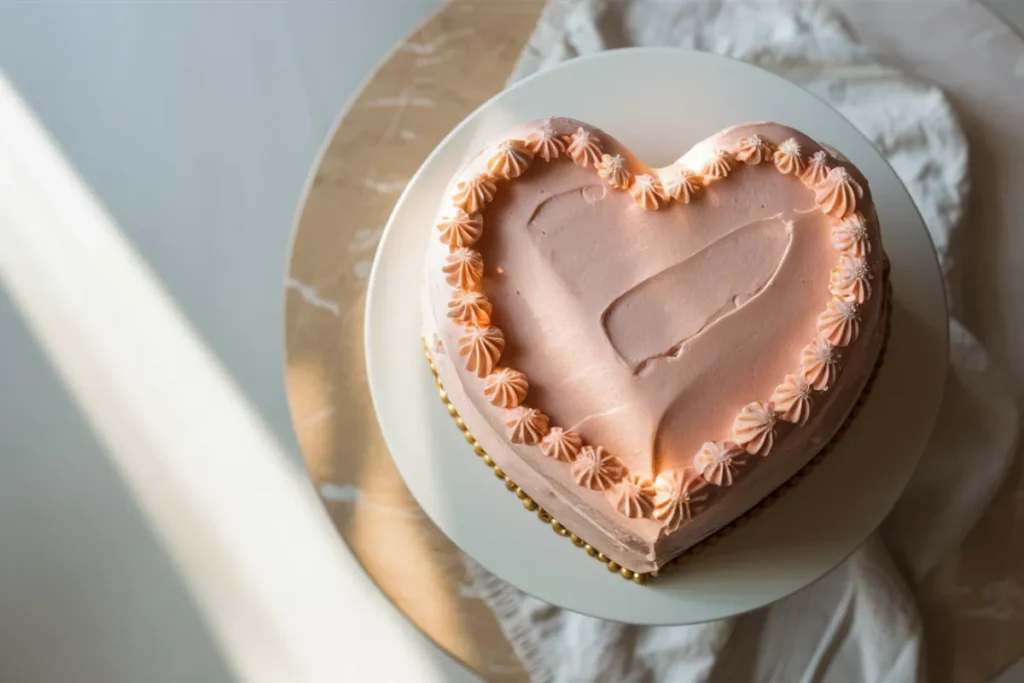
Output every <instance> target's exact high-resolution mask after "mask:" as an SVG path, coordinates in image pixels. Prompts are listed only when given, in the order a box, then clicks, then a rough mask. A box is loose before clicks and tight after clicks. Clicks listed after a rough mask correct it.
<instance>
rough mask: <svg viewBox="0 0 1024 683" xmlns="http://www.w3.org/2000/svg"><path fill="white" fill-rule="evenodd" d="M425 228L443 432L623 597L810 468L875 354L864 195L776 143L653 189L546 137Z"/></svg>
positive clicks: (748, 129) (621, 157)
mask: <svg viewBox="0 0 1024 683" xmlns="http://www.w3.org/2000/svg"><path fill="white" fill-rule="evenodd" d="M435 225H436V227H432V228H431V230H432V235H431V238H430V246H429V248H428V253H427V263H426V283H425V287H424V289H423V335H424V340H425V342H426V344H427V348H428V355H429V357H430V360H431V361H432V363H433V365H434V367H435V371H436V373H437V375H438V379H439V382H440V384H441V385H443V389H444V392H446V395H447V400H448V401H450V404H451V407H452V410H453V413H454V412H455V411H457V413H458V415H459V416H460V417H461V419H462V421H463V422H464V426H465V429H466V430H467V432H468V434H469V435H470V436H469V438H470V442H471V443H473V444H476V446H477V447H476V450H477V453H478V454H483V453H486V454H487V457H488V458H489V462H493V464H494V466H495V467H497V468H499V470H500V472H501V476H506V477H507V478H508V480H509V482H510V487H512V484H511V482H515V485H516V486H517V487H518V489H521V491H522V497H524V498H527V499H528V500H532V501H536V504H537V505H539V506H540V507H542V508H543V509H544V510H545V511H546V512H547V513H548V514H550V516H551V517H553V518H554V519H555V520H557V522H558V523H559V524H560V527H559V528H564V529H566V530H568V532H571V534H572V536H573V538H574V540H578V542H579V544H583V543H586V544H587V545H588V549H591V550H592V551H593V552H594V553H600V554H601V557H602V558H604V559H605V560H606V562H607V563H608V565H609V567H611V568H612V569H613V570H619V569H621V571H622V573H623V574H624V575H628V576H632V577H633V578H638V577H640V576H641V575H646V574H649V573H656V572H657V571H658V570H659V569H660V568H661V567H663V566H664V565H665V563H667V562H669V561H670V560H672V559H673V558H674V557H676V556H677V555H679V554H680V553H682V552H684V551H685V550H686V549H688V548H690V547H692V546H694V545H695V544H697V543H699V542H700V541H701V540H702V539H705V538H706V537H708V536H709V535H711V534H714V533H715V532H716V531H718V530H720V529H722V528H723V527H724V526H726V525H728V524H729V523H730V522H732V521H734V520H736V519H737V518H738V517H740V516H742V515H743V514H744V513H745V512H747V511H748V510H750V509H751V508H752V507H754V506H756V505H757V504H758V503H759V502H761V501H762V500H763V499H765V498H766V497H767V496H769V495H770V494H772V492H773V491H774V490H775V489H777V488H778V487H779V486H780V485H782V484H783V483H785V482H786V481H787V480H788V479H790V478H791V477H792V476H794V475H795V474H796V473H797V472H799V471H800V470H801V469H802V468H803V467H804V466H805V465H807V463H808V462H809V461H811V460H812V459H813V458H814V457H815V456H816V455H817V454H818V453H819V452H820V451H821V450H822V449H823V447H824V446H825V445H826V444H827V443H828V442H829V441H830V440H831V439H832V438H833V436H834V435H835V434H836V433H837V432H838V431H839V430H840V428H841V427H842V426H843V424H844V423H845V422H846V421H847V418H848V417H849V415H850V413H851V410H852V409H853V407H854V405H855V404H856V403H857V401H858V399H859V398H860V396H861V394H862V392H863V391H864V389H865V386H866V384H867V382H868V379H869V377H870V376H871V374H872V371H873V370H874V368H875V366H876V363H877V361H878V359H879V354H880V351H881V349H882V347H883V344H884V341H885V337H886V334H887V325H886V307H887V301H886V299H887V297H886V288H885V273H884V261H885V256H884V252H883V250H882V244H881V241H880V234H879V228H878V220H877V217H876V215H875V209H874V206H873V205H872V202H871V192H870V190H869V188H868V184H867V181H866V180H865V178H864V177H863V176H862V175H861V173H860V172H859V171H858V170H857V169H856V168H854V167H853V166H852V165H851V164H850V163H849V162H847V161H846V160H844V159H843V158H842V157H839V156H838V155H836V154H835V153H831V152H829V151H828V150H826V149H825V148H823V147H822V146H821V145H820V144H818V143H816V142H815V141H814V140H811V139H810V138H808V137H807V136H805V135H803V134H801V133H799V132H798V131H795V130H793V129H791V128H787V127H785V126H781V125H778V124H774V123H754V124H746V125H741V126H736V127H733V128H729V129H727V130H725V131H723V132H721V133H718V134H716V135H714V136H712V137H711V138H709V139H707V140H705V141H703V142H701V143H699V144H698V145H696V146H695V147H694V148H693V149H691V150H690V151H689V152H687V153H686V154H685V155H684V156H683V157H682V158H681V159H679V160H678V161H677V162H676V163H674V164H672V165H670V166H668V167H665V168H651V167H649V166H647V165H646V164H645V163H644V162H643V161H641V160H640V159H638V158H636V157H635V156H634V155H633V154H631V153H630V151H629V150H628V149H626V148H625V147H623V146H622V145H621V144H620V143H619V142H617V141H616V140H615V139H614V138H612V137H611V136H609V135H608V134H607V133H605V132H603V131H601V130H598V129H596V128H594V127H593V126H590V125H587V124H586V123H582V122H580V121H574V120H570V119H563V118H550V119H545V120H543V121H537V122H534V123H531V124H528V125H526V126H523V127H521V128H518V129H516V130H513V131H510V132H509V134H508V137H507V139H504V140H501V141H498V142H497V143H496V144H494V145H493V146H492V147H490V148H489V149H487V150H486V151H484V152H483V153H482V154H481V155H480V156H479V158H477V159H475V160H474V161H472V162H471V163H469V164H467V165H466V166H465V167H464V168H463V169H462V170H461V171H460V172H459V174H458V175H457V177H455V178H453V179H452V183H451V186H450V188H449V192H448V193H447V194H446V197H445V200H444V202H443V205H442V206H441V207H440V210H439V214H438V218H437V220H436V221H435ZM510 504H511V501H510ZM538 533H539V531H538Z"/></svg>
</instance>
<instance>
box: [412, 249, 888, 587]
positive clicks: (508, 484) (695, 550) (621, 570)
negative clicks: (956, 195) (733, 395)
mask: <svg viewBox="0 0 1024 683" xmlns="http://www.w3.org/2000/svg"><path fill="white" fill-rule="evenodd" d="M883 277H884V278H885V339H883V341H882V348H881V349H879V351H878V360H877V362H876V363H875V367H874V369H873V370H872V371H871V376H870V377H869V378H868V381H867V383H866V384H865V385H864V389H863V391H861V394H860V397H858V399H857V402H856V403H855V404H854V405H853V408H851V409H850V414H849V415H847V416H846V420H845V421H844V422H843V424H842V425H841V426H840V427H839V429H838V430H837V431H836V433H835V434H834V435H833V436H832V438H831V439H830V440H829V442H828V443H827V444H825V445H824V446H823V447H822V449H821V450H820V451H818V454H817V455H815V456H814V457H813V458H811V460H809V461H808V462H807V464H806V465H804V466H803V467H801V468H800V470H799V471H797V473H796V474H794V475H793V476H791V477H790V478H789V479H787V480H786V481H785V482H783V483H782V484H781V485H780V486H779V487H778V488H776V489H775V490H774V491H772V492H771V493H770V494H768V495H767V496H765V497H764V498H763V499H762V500H761V501H760V502H758V503H757V504H756V505H754V507H752V508H750V509H749V510H747V511H746V512H745V513H743V514H742V515H740V516H739V517H737V518H736V519H734V520H733V521H731V522H729V523H728V524H726V525H725V526H723V527H722V528H721V529H719V530H718V531H716V532H715V533H713V534H711V535H710V536H708V537H707V538H705V539H703V540H702V541H700V542H698V543H697V544H695V545H693V546H690V547H689V548H688V549H686V550H685V551H683V553H682V554H680V555H679V557H676V558H673V559H671V560H669V561H668V562H667V563H666V564H665V566H663V567H662V568H661V569H660V571H658V572H643V573H641V572H635V571H633V570H631V569H627V568H626V567H622V566H620V565H619V564H618V563H616V562H615V561H614V560H612V559H611V558H609V557H608V556H607V555H605V554H604V553H602V552H600V551H598V550H597V549H596V548H594V547H593V546H592V545H590V544H589V543H587V542H586V541H584V540H583V539H582V538H580V537H579V536H577V535H576V534H574V533H572V532H571V531H569V530H568V529H566V528H565V527H564V526H562V524H561V523H560V522H559V521H558V520H556V519H554V518H553V517H552V516H551V515H550V514H549V513H548V512H547V510H545V509H544V508H542V507H540V506H539V505H537V503H536V501H534V500H533V499H532V498H530V496H529V495H528V494H527V493H526V492H525V491H523V490H522V489H521V488H519V486H518V485H516V483H515V482H514V481H512V479H510V478H509V476H508V475H507V474H505V472H504V471H503V470H501V469H500V468H499V467H498V466H497V465H495V463H494V461H493V460H491V457H490V456H489V455H487V453H486V452H485V451H484V449H483V447H482V446H481V445H480V443H479V442H478V441H477V440H476V437H474V436H473V435H472V434H471V433H470V432H469V428H468V427H466V423H465V422H463V421H462V418H461V417H460V416H459V411H458V410H456V409H455V406H454V405H453V404H452V402H451V401H450V400H449V399H448V392H446V391H445V390H444V385H442V384H441V378H440V377H439V376H438V374H437V366H435V365H434V359H433V358H432V357H431V355H430V346H429V344H428V343H427V340H426V339H423V348H424V355H425V356H426V358H427V364H428V365H430V372H431V373H432V374H433V375H434V384H436V385H437V393H438V396H440V398H441V401H442V402H443V403H444V404H445V407H447V409H448V414H449V415H451V416H452V418H453V419H454V421H455V425H456V426H457V427H458V428H459V430H460V431H461V432H462V433H463V434H464V435H465V437H466V441H467V442H469V445H470V446H472V447H473V452H474V453H475V454H476V455H477V456H479V457H480V459H481V461H483V463H484V464H485V465H487V466H488V467H490V468H491V469H492V470H494V476H496V477H497V478H498V479H501V480H503V481H504V482H505V488H506V489H508V490H509V491H511V492H512V493H515V494H516V497H518V498H519V499H520V500H521V501H522V503H523V507H524V508H526V509H527V510H528V511H530V512H534V511H535V512H536V513H537V518H538V519H539V520H540V521H541V522H543V523H544V524H549V525H550V526H551V528H552V530H553V531H554V532H555V533H556V534H558V535H559V536H564V537H566V538H568V539H569V540H570V541H572V544H573V545H575V546H576V547H578V548H583V549H584V550H585V551H586V552H587V554H588V555H590V556H591V557H593V558H595V559H597V560H599V561H600V562H602V563H603V564H604V565H605V566H606V567H607V568H608V571H610V572H613V573H617V574H618V575H619V576H621V577H622V578H624V579H626V580H628V581H633V582H634V583H638V584H641V585H643V584H645V583H647V580H648V579H653V578H655V577H657V576H659V575H660V574H663V573H664V572H665V571H666V570H667V569H669V568H674V567H678V566H679V565H680V564H682V563H683V562H684V561H685V559H686V558H688V557H691V556H693V555H700V554H701V553H702V552H704V550H705V549H706V548H709V547H711V546H713V545H715V544H716V543H718V541H719V540H720V539H722V538H725V537H726V536H728V535H729V534H731V533H733V531H734V530H735V529H739V528H741V527H744V526H746V525H747V522H749V521H750V520H751V519H753V518H755V517H757V516H758V515H760V514H761V513H762V512H763V511H765V510H767V509H768V508H770V507H771V506H772V505H774V504H775V501H777V500H779V499H780V498H782V496H784V495H786V493H787V492H789V491H791V490H793V488H794V487H796V485H797V484H799V483H800V482H801V481H802V480H803V479H804V478H806V477H807V475H808V474H810V473H811V472H813V471H814V469H815V468H816V467H817V466H818V465H820V464H821V461H822V460H824V459H825V456H826V455H828V454H829V453H830V452H831V451H832V450H833V448H835V445H836V444H837V443H839V440H840V439H841V438H842V436H843V435H844V434H845V433H846V430H847V429H849V427H850V425H851V424H852V423H853V421H854V419H855V418H856V417H857V414H858V413H859V412H860V410H861V408H862V407H863V406H864V403H865V402H866V401H867V397H868V395H869V394H870V393H871V388H872V386H873V385H874V383H875V379H876V378H877V377H878V373H879V371H880V370H881V369H882V363H883V362H884V361H885V354H886V350H887V349H888V346H889V332H890V326H891V321H892V280H890V279H889V259H888V258H886V260H885V267H884V270H883Z"/></svg>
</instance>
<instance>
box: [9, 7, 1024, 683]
mask: <svg viewBox="0 0 1024 683" xmlns="http://www.w3.org/2000/svg"><path fill="white" fill-rule="evenodd" d="M481 4H488V5H492V6H501V3H495V2H490V3H481ZM440 5H441V3H440V2H433V1H431V0H410V1H404V0H376V1H373V2H371V1H366V2H362V1H356V0H342V1H340V2H336V3H315V4H309V5H303V4H300V3H284V2H282V3H272V4H271V3H267V4H263V3H238V4H235V3H205V4H199V3H185V2H181V3H152V4H150V3H139V4H129V3H87V2H58V3H29V2H0V70H2V71H3V72H4V75H5V76H6V78H8V79H9V80H10V81H11V82H12V83H13V84H14V86H15V87H16V88H17V89H18V90H19V91H20V92H21V94H22V96H23V97H24V99H25V100H26V101H27V102H28V104H29V105H30V106H31V107H32V108H33V109H34V110H35V111H36V113H37V114H38V116H39V118H40V119H41V120H42V122H43V124H44V125H45V126H46V127H47V128H48V129H49V130H50V131H51V133H52V134H53V136H54V137H55V138H56V140H57V141H58V142H59V144H60V145H61V146H62V147H63V149H64V150H65V152H66V153H67V155H68V157H69V158H70V160H71V161H72V162H73V163H74V164H75V165H76V166H77V168H78V169H79V171H80V172H81V174H82V175H83V176H84V177H85V178H86V180H87V181H88V182H89V183H90V184H91V186H92V187H93V189H94V190H95V191H96V193H97V194H98V195H99V197H100V198H101V199H102V200H103V201H104V202H105V204H106V206H107V207H108V209H109V211H110V212H111V213H112V214H113V216H114V217H115V218H116V219H117V221H118V222H119V224H120V226H121V228H122V229H123V230H124V232H125V234H126V236H127V237H128V239H129V240H130V242H131V243H132V244H133V246H134V247H135V248H136V249H137V250H138V252H139V253H140V254H141V256H142V257H143V258H144V259H145V260H146V261H147V262H148V263H149V264H150V266H151V267H152V268H153V270H154V271H155V273H156V274H157V276H159V277H160V278H161V279H162V281H163V282H164V284H165V286H166V287H167V289H168V290H169V292H170V293H171V295H172V296H173V298H174V299H175V300H176V302H177V303H178V304H179V305H180V307H181V308H182V309H183V310H184V312H185V314H186V315H187V316H188V317H189V318H190V319H191V321H192V322H193V324H194V325H195V327H196V328H197V329H198V331H199V332H200V333H201V335H202V337H203V338H204V340H205V341H206V342H207V343H208V345H209V347H210V348H211V349H212V351H213V352H214V353H215V354H216V356H217V357H218V358H219V359H220V361H221V362H222V363H223V364H224V365H225V366H226V368H227V369H228V371H229V372H230V373H231V375H232V376H233V377H234V379H235V380H236V381H237V383H238V384H239V385H240V387H241V389H242V390H243V391H244V393H245V394H246V395H247V396H248V397H249V399H250V401H251V402H252V403H253V404H254V405H255V407H256V408H257V409H258V411H259V413H260V415H261V417H262V418H263V419H264V420H265V421H266V423H267V425H269V427H270V428H271V430H272V431H273V433H274V434H275V435H276V437H277V439H278V441H279V442H280V443H282V444H284V445H285V446H286V448H287V449H288V450H289V451H290V453H291V455H293V456H294V459H295V462H296V463H298V461H299V455H298V448H297V445H296V444H295V437H294V436H293V432H292V428H291V423H290V419H289V414H288V407H287V403H286V399H285V394H284V391H283V388H282V375H281V363H282V357H283V344H282V335H281V329H282V314H281V304H280V301H281V281H282V278H283V277H284V275H285V271H284V269H285V252H286V250H287V246H288V238H289V232H290V229H291V223H292V219H293V217H294V213H295V208H296V205H297V203H298V199H299V196H300V193H301V191H302V187H303V184H304V182H305V179H306V176H307V173H308V171H309V168H310V165H311V163H312V161H313V159H314V157H315V155H316V153H317V150H318V148H319V146H320V144H321V142H322V140H323V139H324V137H325V136H326V134H327V132H328V130H329V127H330V125H331V122H332V120H333V119H334V117H335V116H336V115H337V112H338V111H339V110H340V108H341V107H342V105H343V103H344V102H345V101H346V100H347V99H348V98H349V97H350V96H351V95H352V93H353V92H354V91H355V89H356V88H357V86H358V85H359V83H360V82H361V81H362V79H363V78H364V77H365V76H366V74H367V73H368V72H369V71H370V70H371V69H372V68H373V67H374V66H375V65H376V64H377V63H379V61H380V60H381V59H382V58H383V57H384V56H385V55H386V54H387V53H388V51H389V50H390V49H391V48H392V47H394V46H395V45H396V44H397V43H398V42H399V41H400V40H401V39H402V38H403V37H404V36H405V35H406V34H408V33H409V32H410V31H412V30H413V29H414V28H415V27H416V26H418V25H419V24H420V23H421V22H422V21H423V20H424V19H425V18H427V17H428V16H429V15H431V14H432V13H433V12H434V11H435V10H436V9H438V8H439V7H440ZM1003 6H1004V9H1005V10H1006V13H1007V15H1009V16H1012V17H1016V18H1017V20H1018V22H1021V23H1024V11H1022V9H1021V6H1020V3H1016V2H1012V1H1011V2H1007V3H1003ZM910 7H911V5H909V4H908V9H909V8H910ZM515 21H517V22H523V21H526V19H525V18H523V17H519V18H518V19H516V20H515ZM1021 23H1018V25H1021ZM516 25H517V26H518V24H516ZM528 28H529V26H527V29H528ZM524 37H525V33H524ZM516 51H518V50H516ZM501 80H502V81H503V80H504V78H502V79H501ZM2 135H3V131H0V136H2ZM377 227H379V226H376V225H369V226H366V228H367V229H368V230H373V229H375V228H377ZM0 339H2V341H0V368H2V373H3V374H2V376H3V378H4V379H3V384H4V386H5V390H4V391H2V392H0V435H2V436H0V444H2V445H3V452H4V456H5V460H4V468H3V474H2V476H0V548H2V555H0V557H2V560H0V614H2V615H3V616H2V617H0V679H5V680H6V679H9V678H10V679H17V680H26V681H35V680H39V681H42V680H47V681H49V680H67V679H71V678H75V679H78V680H106V681H135V680H142V679H144V680H147V681H155V680H168V681H174V680H185V679H191V680H204V681H217V680H227V679H230V678H231V673H230V671H229V668H228V666H227V665H226V664H225V662H224V661H223V658H222V656H221V654H220V652H219V651H218V648H217V646H216V645H215V644H214V643H213V641H212V636H211V634H210V632H209V629H208V627H207V626H206V625H205V624H204V621H203V617H202V616H201V614H200V612H199V611H198V609H197V608H196V606H195V604H194V602H193V600H192V599H191V598H190V596H189V592H188V590H187V589H186V587H185V584H184V583H183V581H182V579H181V578H179V576H178V573H177V571H176V569H175V567H174V565H172V564H171V562H170V560H169V558H168V556H167V554H166V553H165V551H164V550H163V549H162V548H161V546H160V544H159V543H158V541H157V540H156V539H155V537H154V535H153V533H152V531H151V529H150V528H149V526H148V523H147V521H146V520H145V519H144V518H143V517H142V516H141V515H140V514H138V512H137V511H136V508H135V503H134V502H133V500H132V498H131V496H130V494H129V493H128V492H127V491H126V490H125V489H124V487H123V486H122V484H121V482H120V480H119V477H118V473H117V472H116V471H115V469H114V466H113V465H111V463H110V461H109V460H108V458H107V456H106V454H105V453H104V449H103V447H102V446H101V445H100V444H99V443H98V442H97V441H96V440H95V439H94V437H93V435H92V432H91V430H90V427H89V424H88V422H87V421H86V420H85V419H84V418H83V416H82V414H81V413H80V411H79V409H78V408H77V407H76V406H75V404H74V402H73V401H72V400H71V399H70V397H69V396H68V394H67V393H66V391H65V389H64V387H63V386H62V384H61V381H60V380H59V378H58V377H57V376H56V375H55V374H54V373H53V371H52V370H51V367H50V365H49V363H48V361H47V359H46V358H45V357H44V356H43V355H42V354H41V353H40V351H39V350H38V349H37V348H36V345H35V343H34V341H33V339H32V337H31V335H30V333H29V332H28V330H27V329H26V328H25V327H24V325H23V322H22V319H21V317H20V315H19V313H18V311H17V310H16V308H15V307H14V306H13V305H12V303H11V302H10V301H9V300H8V299H6V298H4V297H2V296H0ZM11 388H16V391H15V390H11ZM311 495H312V492H311ZM1015 600H1018V601H1019V600H1020V598H1015ZM353 616H356V615H353ZM344 647H345V644H342V643H339V649H341V648H344ZM509 673H511V671H510V672H509Z"/></svg>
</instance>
